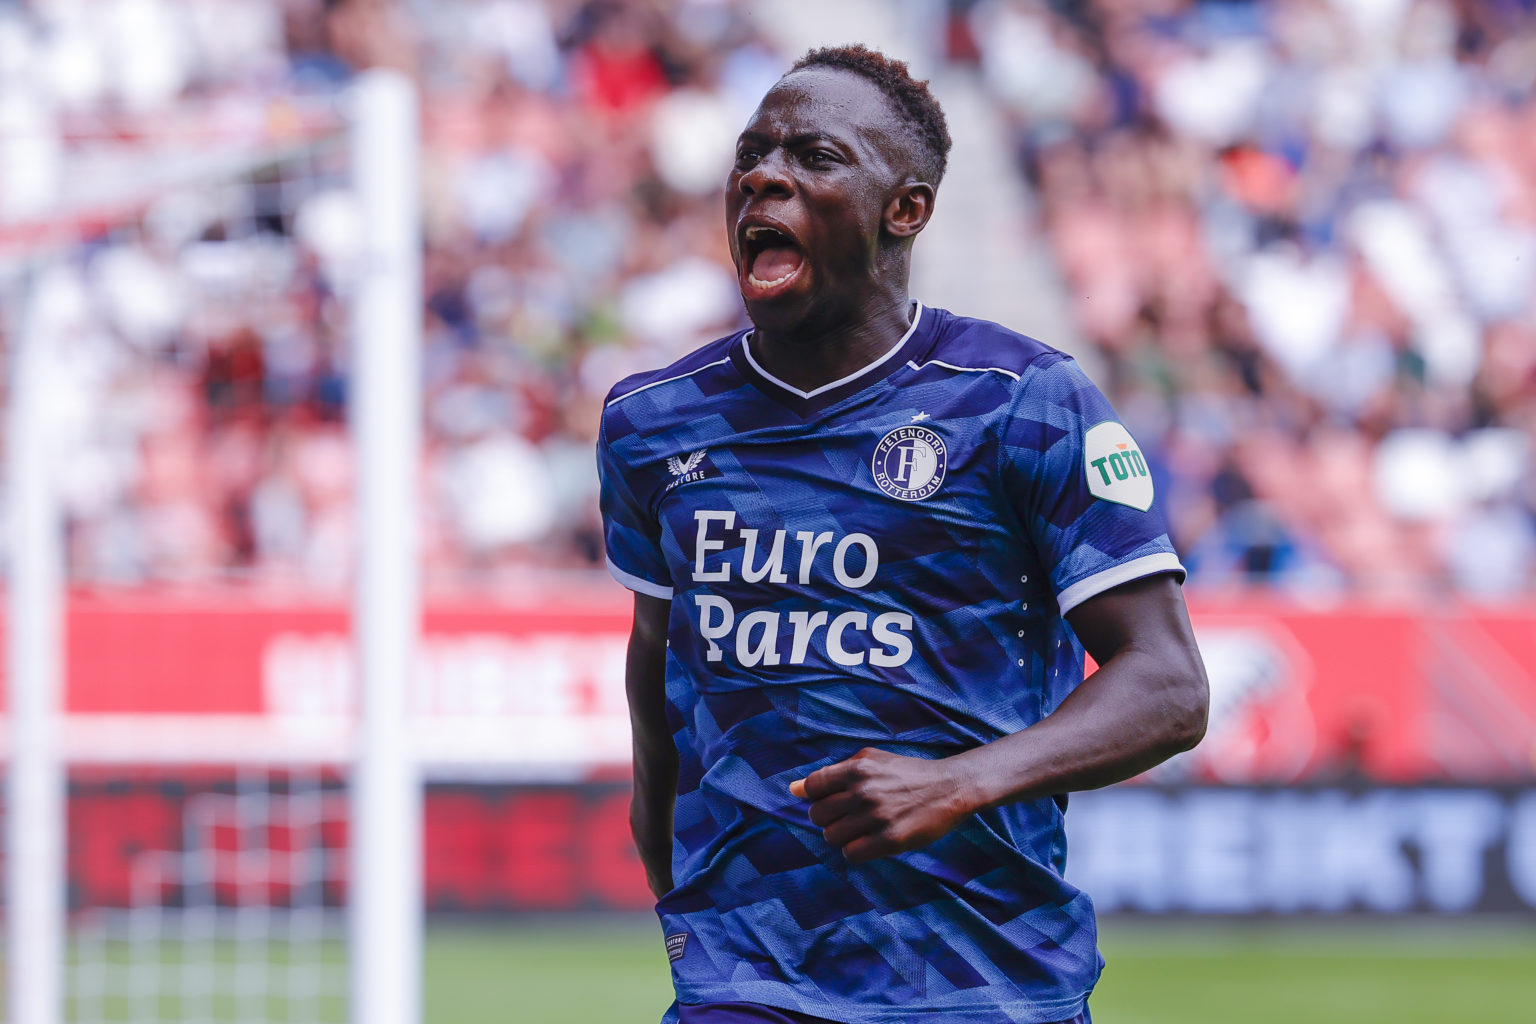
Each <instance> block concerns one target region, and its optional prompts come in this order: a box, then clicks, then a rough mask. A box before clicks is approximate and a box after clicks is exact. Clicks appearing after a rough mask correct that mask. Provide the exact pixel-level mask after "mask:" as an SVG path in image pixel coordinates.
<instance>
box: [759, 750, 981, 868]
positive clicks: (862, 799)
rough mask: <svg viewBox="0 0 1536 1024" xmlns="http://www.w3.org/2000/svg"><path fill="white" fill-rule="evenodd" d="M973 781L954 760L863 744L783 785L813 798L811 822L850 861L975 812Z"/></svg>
mask: <svg viewBox="0 0 1536 1024" xmlns="http://www.w3.org/2000/svg"><path fill="white" fill-rule="evenodd" d="M975 789H976V787H975V786H974V784H973V780H972V779H970V778H969V777H968V775H967V774H966V772H964V771H962V770H961V769H960V768H959V767H958V766H957V765H956V764H955V763H954V762H953V761H950V760H939V761H930V760H925V759H923V758H920V757H903V756H902V755H900V754H892V753H888V752H887V751H884V750H875V749H873V748H870V747H866V748H864V749H863V750H861V751H859V752H858V753H857V754H854V755H853V756H852V757H850V758H848V759H847V760H846V761H839V762H838V763H837V764H832V765H828V766H827V767H825V768H820V769H818V770H816V771H814V772H812V773H811V774H810V775H808V776H806V777H805V778H803V779H799V780H797V781H795V782H791V783H790V784H789V791H790V792H791V793H793V794H794V795H795V796H797V797H801V798H803V799H806V800H809V801H811V810H810V816H811V822H812V823H813V824H814V825H816V826H817V827H818V828H820V829H821V832H822V835H824V836H825V837H826V839H827V842H829V843H831V844H832V845H833V846H836V847H840V848H841V849H842V851H843V855H844V856H845V857H847V858H848V859H849V860H850V861H853V862H855V863H859V862H863V861H868V860H874V859H875V858H876V857H886V856H889V855H891V854H893V853H905V852H906V851H908V850H915V849H917V848H918V847H922V846H927V845H928V844H929V843H931V842H933V841H934V840H936V839H938V838H940V837H941V836H943V835H945V834H946V833H948V832H950V831H951V830H952V829H954V828H955V826H957V825H959V824H960V823H961V822H962V821H964V820H965V819H966V818H967V817H969V816H970V815H972V814H974V813H975V812H976V811H977V810H980V808H981V804H980V802H979V801H978V800H977V799H976V797H975Z"/></svg>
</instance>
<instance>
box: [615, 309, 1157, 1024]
mask: <svg viewBox="0 0 1536 1024" xmlns="http://www.w3.org/2000/svg"><path fill="white" fill-rule="evenodd" d="M1115 420H1116V417H1115V413H1114V410H1113V409H1112V408H1111V407H1110V405H1109V403H1108V401H1107V400H1106V399H1105V398H1104V396H1103V395H1102V394H1101V393H1100V392H1099V390H1098V389H1097V388H1096V387H1094V385H1093V384H1092V383H1091V382H1090V381H1089V380H1088V379H1087V377H1086V376H1084V374H1083V373H1082V372H1081V370H1080V369H1079V368H1078V367H1077V364H1076V363H1075V362H1074V361H1073V360H1072V359H1071V358H1070V357H1068V356H1066V355H1065V354H1063V353H1061V352H1059V351H1057V350H1056V349H1053V348H1051V347H1049V346H1047V345H1044V344H1041V343H1040V342H1037V341H1035V340H1033V339H1030V338H1027V337H1024V336H1022V335H1019V334H1016V333H1014V332H1012V331H1009V330H1007V329H1005V328H1002V327H1000V326H998V325H996V324H993V323H989V322H986V321H980V320H974V319H968V318H964V317H959V316H955V315H953V314H951V313H948V312H946V311H944V310H938V309H928V308H924V307H922V306H920V305H914V307H913V312H912V327H911V329H910V330H909V331H908V332H907V334H906V336H905V337H903V338H902V340H901V341H900V343H899V344H897V345H896V346H895V347H894V348H892V349H891V350H890V351H889V352H887V353H886V355H885V356H884V357H882V358H881V359H879V360H877V361H875V362H874V363H872V364H870V365H869V366H867V367H865V368H864V370H862V371H860V372H859V373H857V374H854V375H852V376H851V377H849V378H845V379H844V380H841V381H837V382H834V383H832V384H829V385H827V386H825V387H823V388H819V389H816V390H814V391H811V392H802V391H799V390H796V389H794V388H791V387H789V386H788V385H786V384H784V383H783V382H781V381H778V380H776V379H774V378H773V377H771V376H769V375H768V374H767V373H765V372H764V371H763V370H762V368H761V367H760V366H759V365H758V364H757V362H756V360H755V359H754V357H753V354H752V350H751V342H750V336H749V335H748V334H747V333H741V334H736V335H732V336H730V337H727V338H722V339H720V340H718V341H716V342H713V343H711V344H709V345H706V346H705V347H703V348H701V349H699V350H698V351H696V352H694V353H692V354H691V355H689V356H687V357H685V358H684V359H682V360H680V361H679V362H677V363H675V364H673V365H672V366H669V367H667V368H666V369H663V370H659V371H655V372H653V373H647V374H641V375H638V376H635V377H631V378H628V379H627V380H625V381H622V382H621V383H620V384H618V385H617V386H616V387H615V388H614V389H613V391H612V392H611V394H610V396H609V399H608V402H607V404H606V406H605V408H604V411H603V419H602V430H601V436H600V439H599V444H598V461H599V468H600V472H601V478H602V509H603V516H604V524H605V535H606V545H607V553H608V560H609V564H610V568H611V569H612V571H613V574H614V575H615V576H616V577H617V578H618V579H619V580H620V582H622V583H624V584H625V585H627V586H629V587H630V588H631V589H633V590H635V591H637V592H639V593H643V594H648V595H650V596H653V597H658V598H665V599H669V600H670V602H671V612H670V621H669V627H668V647H667V655H666V696H667V713H668V718H669V722H670V725H671V729H672V732H673V739H674V742H675V743H676V746H677V750H678V757H679V773H678V793H677V804H676V810H675V814H674V821H675V841H674V845H673V877H674V880H675V883H676V884H675V887H674V888H673V890H672V891H671V892H669V893H667V894H666V895H665V896H663V897H662V899H661V900H660V901H659V902H658V904H657V912H658V914H659V916H660V918H661V923H662V928H663V931H664V933H665V934H666V935H668V936H678V935H684V934H686V936H687V938H686V939H685V940H674V941H675V942H678V943H680V948H681V951H682V952H681V955H680V956H678V957H677V958H676V959H674V960H673V962H672V970H673V981H674V984H675V987H676V990H677V995H678V998H679V1000H681V1001H682V1002H684V1003H714V1002H750V1003H760V1004H763V1005H767V1006H774V1007H781V1008H784V1009H789V1010H795V1011H799V1012H802V1013H807V1014H811V1015H813V1016H817V1017H824V1018H827V1019H829V1020H834V1021H845V1022H848V1024H898V1022H908V1021H913V1020H923V1021H933V1022H935V1024H937V1022H940V1021H942V1022H946V1024H950V1022H953V1024H1024V1022H1029V1024H1039V1022H1047V1021H1060V1020H1064V1019H1069V1018H1072V1017H1075V1016H1076V1015H1077V1014H1078V1013H1079V1012H1081V1011H1082V1010H1083V1008H1084V1005H1085V1000H1086V998H1087V996H1088V993H1089V992H1090V991H1091V990H1092V988H1093V985H1094V982H1095V981H1096V980H1097V977H1098V973H1099V970H1100V967H1101V960H1100V958H1099V955H1098V951H1097V944H1096V926H1095V922H1094V916H1093V908H1092V904H1091V902H1090V900H1089V898H1088V896H1087V895H1086V894H1084V893H1082V892H1079V891H1078V890H1077V889H1076V888H1074V887H1073V886H1072V885H1071V883H1069V882H1068V881H1067V880H1066V879H1065V878H1064V877H1063V872H1064V870H1065V865H1066V843H1065V837H1064V834H1063V830H1062V816H1063V813H1064V810H1065V806H1066V800H1065V798H1064V797H1061V798H1057V799H1050V798H1046V799H1042V800H1037V801H1028V802H1021V803H1016V804H1012V805H1009V806H1007V807H1002V808H998V809H995V810H988V811H984V812H982V813H980V814H977V815H974V816H973V817H972V818H970V819H969V820H968V821H966V822H965V823H963V824H962V825H961V826H960V827H959V828H957V829H956V830H955V831H953V832H951V833H950V834H949V835H947V836H945V837H944V838H942V839H940V840H939V841H937V842H935V843H933V844H932V845H930V846H927V847H925V848H923V849H920V850H914V851H911V852H908V853H904V854H899V855H896V856H892V857H885V858H881V859H879V860H876V861H873V862H871V863H868V864H861V865H850V864H848V863H847V862H846V860H844V858H843V856H842V855H841V853H840V852H838V851H837V850H835V849H833V848H832V847H831V846H830V845H829V844H828V843H827V842H826V841H825V840H824V839H823V837H822V835H821V832H820V830H819V829H817V828H815V827H814V826H813V825H812V824H811V823H810V820H809V818H808V816H807V804H806V802H805V801H803V800H799V799H796V798H795V797H793V796H791V795H790V793H789V789H788V786H789V783H790V782H791V781H793V780H795V779H798V778H802V777H804V776H805V775H806V774H808V773H809V772H811V771H814V770H815V769H817V768H820V767H822V766H824V765H828V764H832V763H834V762H837V761H840V760H843V759H845V758H847V757H849V756H850V755H852V754H854V753H856V752H857V751H859V750H860V749H862V748H864V747H877V748H880V749H883V750H887V751H891V752H893V753H897V754H904V755H908V756H913V757H924V758H940V757H946V756H949V755H952V754H955V753H958V752H960V751H963V750H967V749H971V748H973V747H976V746H979V745H981V744H984V743H988V742H991V741H993V740H996V739H999V738H1001V737H1003V736H1006V735H1009V734H1011V733H1014V732H1017V731H1019V730H1021V729H1025V728H1028V727H1029V726H1030V725H1033V724H1034V723H1036V722H1038V721H1040V720H1041V719H1042V718H1044V717H1045V716H1046V715H1048V714H1050V713H1051V712H1052V711H1053V710H1054V709H1055V708H1056V706H1057V705H1059V704H1060V703H1061V701H1062V699H1063V698H1065V697H1066V696H1067V694H1068V693H1070V692H1071V691H1072V690H1073V688H1074V687H1076V686H1077V685H1078V684H1079V683H1081V681H1082V671H1083V652H1082V648H1081V646H1080V645H1079V643H1078V641H1077V639H1076V637H1075V636H1074V634H1073V633H1072V630H1071V629H1070V628H1069V627H1068V625H1067V623H1066V621H1065V620H1064V618H1063V615H1064V613H1065V612H1066V611H1068V610H1070V609H1071V608H1072V607H1075V606H1076V605H1077V604H1079V603H1081V602H1082V601H1084V600H1087V599H1088V598H1089V597H1092V596H1094V595H1095V594H1098V593H1102V592H1103V591H1105V590H1108V589H1110V588H1111V587H1114V586H1117V585H1119V584H1121V583H1124V582H1128V581H1130V580H1133V579H1137V578H1141V577H1144V576H1148V575H1153V574H1158V573H1177V574H1179V575H1180V576H1182V574H1183V569H1182V568H1181V567H1180V565H1179V562H1178V558H1177V556H1176V555H1175V553H1174V551H1173V548H1172V545H1171V544H1170V542H1169V540H1168V536H1167V530H1166V527H1165V525H1164V522H1163V518H1162V515H1161V512H1160V511H1159V509H1158V505H1157V503H1156V502H1155V501H1154V502H1153V503H1152V505H1151V507H1150V508H1148V509H1146V510H1141V509H1138V508H1134V507H1131V506H1130V505H1127V504H1124V503H1121V502H1118V501H1113V500H1104V499H1102V498H1099V497H1096V496H1095V495H1094V493H1093V491H1092V489H1091V488H1090V486H1089V477H1088V475H1087V471H1088V470H1089V469H1090V468H1092V467H1090V466H1088V465H1087V463H1086V462H1085V451H1084V436H1085V435H1086V434H1087V432H1088V431H1089V430H1091V429H1092V428H1093V427H1095V426H1098V425H1100V424H1104V423H1111V422H1114V421H1115ZM906 428H921V429H920V430H918V431H913V432H911V433H909V434H903V433H897V434H895V435H893V432H899V431H902V430H904V429H906ZM893 436H894V437H895V438H896V440H894V441H889V442H888V443H887V445H886V448H885V450H884V454H883V455H882V456H880V457H879V458H878V459H877V455H876V453H877V448H879V446H880V445H881V443H882V441H886V440H887V439H888V438H891V437H893ZM1117 436H1118V435H1117ZM903 438H906V439H907V440H902V439H903ZM903 445H904V446H905V447H906V448H908V449H910V450H911V454H903V453H902V452H901V451H899V450H896V449H897V448H900V447H901V446H903ZM941 465H942V480H940V482H939V484H938V486H937V488H936V489H934V488H932V483H933V481H934V480H935V479H937V478H938V476H939V474H940V467H941ZM879 473H884V474H885V475H886V477H887V478H886V479H883V480H881V479H877V474H879ZM909 484H913V485H921V486H912V487H909V486H907V485H909ZM925 492H926V493H925ZM903 495H904V496H905V497H903ZM913 495H923V496H921V497H916V498H914V497H913Z"/></svg>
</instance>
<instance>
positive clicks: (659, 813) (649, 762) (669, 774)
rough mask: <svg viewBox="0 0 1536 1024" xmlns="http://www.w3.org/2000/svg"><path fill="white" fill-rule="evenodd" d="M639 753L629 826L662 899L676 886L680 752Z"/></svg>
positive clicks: (648, 879) (649, 878)
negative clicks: (674, 858)
mask: <svg viewBox="0 0 1536 1024" xmlns="http://www.w3.org/2000/svg"><path fill="white" fill-rule="evenodd" d="M667 746H668V749H669V750H670V751H671V756H670V757H667V756H665V755H663V754H659V753H658V752H654V751H653V752H651V753H650V754H649V755H646V754H642V753H641V751H640V749H639V746H638V745H637V747H636V752H635V791H634V795H633V796H632V797H631V799H630V803H629V828H630V833H631V834H632V835H633V836H634V838H635V847H636V849H638V850H639V852H640V863H641V864H642V865H644V867H645V879H646V882H647V884H649V886H650V888H651V892H652V893H653V894H655V896H656V898H657V899H660V898H661V897H662V896H663V895H664V894H666V893H667V892H668V891H670V890H671V888H672V827H673V826H672V815H673V808H674V807H675V806H676V803H677V754H676V751H675V750H673V749H672V748H671V744H670V742H669V743H668V744H667Z"/></svg>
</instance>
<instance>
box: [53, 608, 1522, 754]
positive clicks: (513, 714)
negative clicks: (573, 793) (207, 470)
mask: <svg viewBox="0 0 1536 1024" xmlns="http://www.w3.org/2000/svg"><path fill="white" fill-rule="evenodd" d="M629 611H630V609H629V599H628V595H627V594H626V592H624V591H622V590H620V589H619V588H618V587H616V586H591V587H583V588H579V589H573V588H564V589H561V590H560V591H558V592H557V593H555V594H553V595H551V596H549V597H548V599H546V600H543V601H541V602H538V603H530V604H525V605H517V604H491V603H474V604H467V603H466V604H454V603H437V604H433V605H432V606H430V607H429V609H428V611H427V613H426V617H425V633H424V639H423V643H422V647H421V655H420V661H419V664H418V670H417V672H416V677H415V678H416V688H415V706H416V711H417V718H416V727H415V729H414V739H415V742H416V744H417V750H416V751H415V753H416V754H417V755H418V756H419V757H420V758H421V759H422V760H423V761H424V762H425V763H426V764H427V765H429V766H439V767H442V768H444V769H448V770H450V773H451V770H452V769H453V768H455V767H460V766H474V767H477V768H496V767H505V768H509V769H514V770H517V771H518V772H520V773H523V775H526V773H527V772H529V771H533V772H535V773H537V772H539V771H541V770H558V771H559V772H560V773H562V777H568V775H569V771H570V770H571V769H573V768H574V769H588V768H594V767H596V768H622V767H623V766H625V765H627V763H628V757H629V754H628V720H627V715H626V712H625V705H624V692H623V659H624V648H625V643H626V635H627V630H628V625H629ZM1193 614H1194V620H1195V627H1196V632H1197V634H1198V635H1199V638H1200V643H1201V648H1202V651H1203V653H1204V655H1205V658H1206V663H1207V667H1208V670H1209V675H1210V679H1211V689H1212V714H1211V728H1210V732H1209V734H1208V737H1207V739H1206V741H1205V743H1203V744H1202V745H1201V747H1200V748H1199V749H1197V750H1196V751H1194V752H1193V753H1191V754H1189V755H1185V756H1184V757H1181V758H1179V759H1177V760H1176V761H1174V762H1171V763H1170V764H1168V765H1166V766H1164V767H1163V768H1161V769H1159V770H1158V772H1157V773H1155V775H1156V777H1157V779H1158V780H1159V781H1165V782H1190V781H1200V782H1224V783H1247V782H1259V783H1266V782H1293V781H1298V780H1305V779H1325V780H1326V779H1348V778H1354V777H1359V776H1368V777H1371V778H1375V779H1380V780H1389V781H1417V780H1421V779H1443V778H1458V779H1479V780H1499V779H1515V778H1525V777H1529V776H1530V775H1531V774H1532V773H1533V771H1536V762H1533V756H1536V606H1532V607H1526V608H1517V609H1499V610H1489V609H1479V608H1474V607H1470V606H1461V605H1454V604H1447V605H1443V606H1437V607H1435V608H1427V607H1394V608H1379V607H1370V606H1364V605H1350V604H1341V605H1338V606H1336V607H1329V608H1321V609H1319V608H1301V607H1296V606H1291V605H1282V604H1278V603H1273V602H1263V601H1247V602H1240V603H1232V602H1223V603H1220V604H1217V603H1214V602H1212V603H1202V602H1201V601H1199V599H1198V597H1197V598H1196V600H1195V601H1194V608H1193ZM67 638H68V639H67V665H68V669H67V674H68V684H67V694H68V695H67V703H68V710H69V719H68V724H67V728H66V731H65V735H66V742H67V744H68V747H69V755H70V757H71V758H72V759H74V760H77V761H83V762H118V763H124V762H137V763H174V762H181V763H196V762H203V763H221V762H237V761H246V760H256V761H268V760H275V761H281V760H285V759H286V760H320V761H327V760H341V759H344V758H345V757H346V756H347V755H348V753H349V744H350V741H351V734H352V730H351V725H352V718H353V712H354V709H355V707H356V692H355V686H356V682H355V676H354V673H353V671H352V663H353V659H352V652H351V641H350V638H349V635H348V616H347V614H346V612H345V611H344V610H343V609H342V608H341V607H339V606H336V605H308V604H303V603H281V602H279V603H274V602H271V601H266V600H258V599H255V598H252V597H250V596H241V595H239V594H228V593H220V594H213V595H198V596H191V597H183V596H166V595H155V594H123V595H119V596H109V597H103V596H92V595H80V596H77V597H76V598H74V599H73V600H72V601H71V603H70V607H69V614H68V624H67Z"/></svg>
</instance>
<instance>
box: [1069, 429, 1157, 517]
mask: <svg viewBox="0 0 1536 1024" xmlns="http://www.w3.org/2000/svg"><path fill="white" fill-rule="evenodd" d="M1083 470H1084V472H1085V473H1087V475H1088V490H1089V491H1090V492H1091V493H1092V494H1093V496H1094V497H1095V498H1103V499H1104V500H1105V501H1113V502H1115V503H1116V504H1120V505H1129V506H1130V507H1131V508H1134V509H1139V510H1140V511H1142V512H1145V511H1146V510H1147V509H1149V508H1151V507H1152V473H1151V471H1150V470H1149V469H1148V468H1147V460H1146V459H1145V458H1143V457H1142V454H1141V449H1140V448H1139V447H1137V445H1136V441H1135V439H1134V438H1132V437H1131V432H1130V431H1129V430H1126V429H1125V427H1123V426H1121V425H1120V424H1119V423H1116V422H1114V421H1112V420H1111V421H1109V422H1106V423H1100V424H1099V425H1098V426H1096V427H1094V428H1092V429H1091V430H1089V431H1088V433H1086V434H1084V435H1083Z"/></svg>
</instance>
